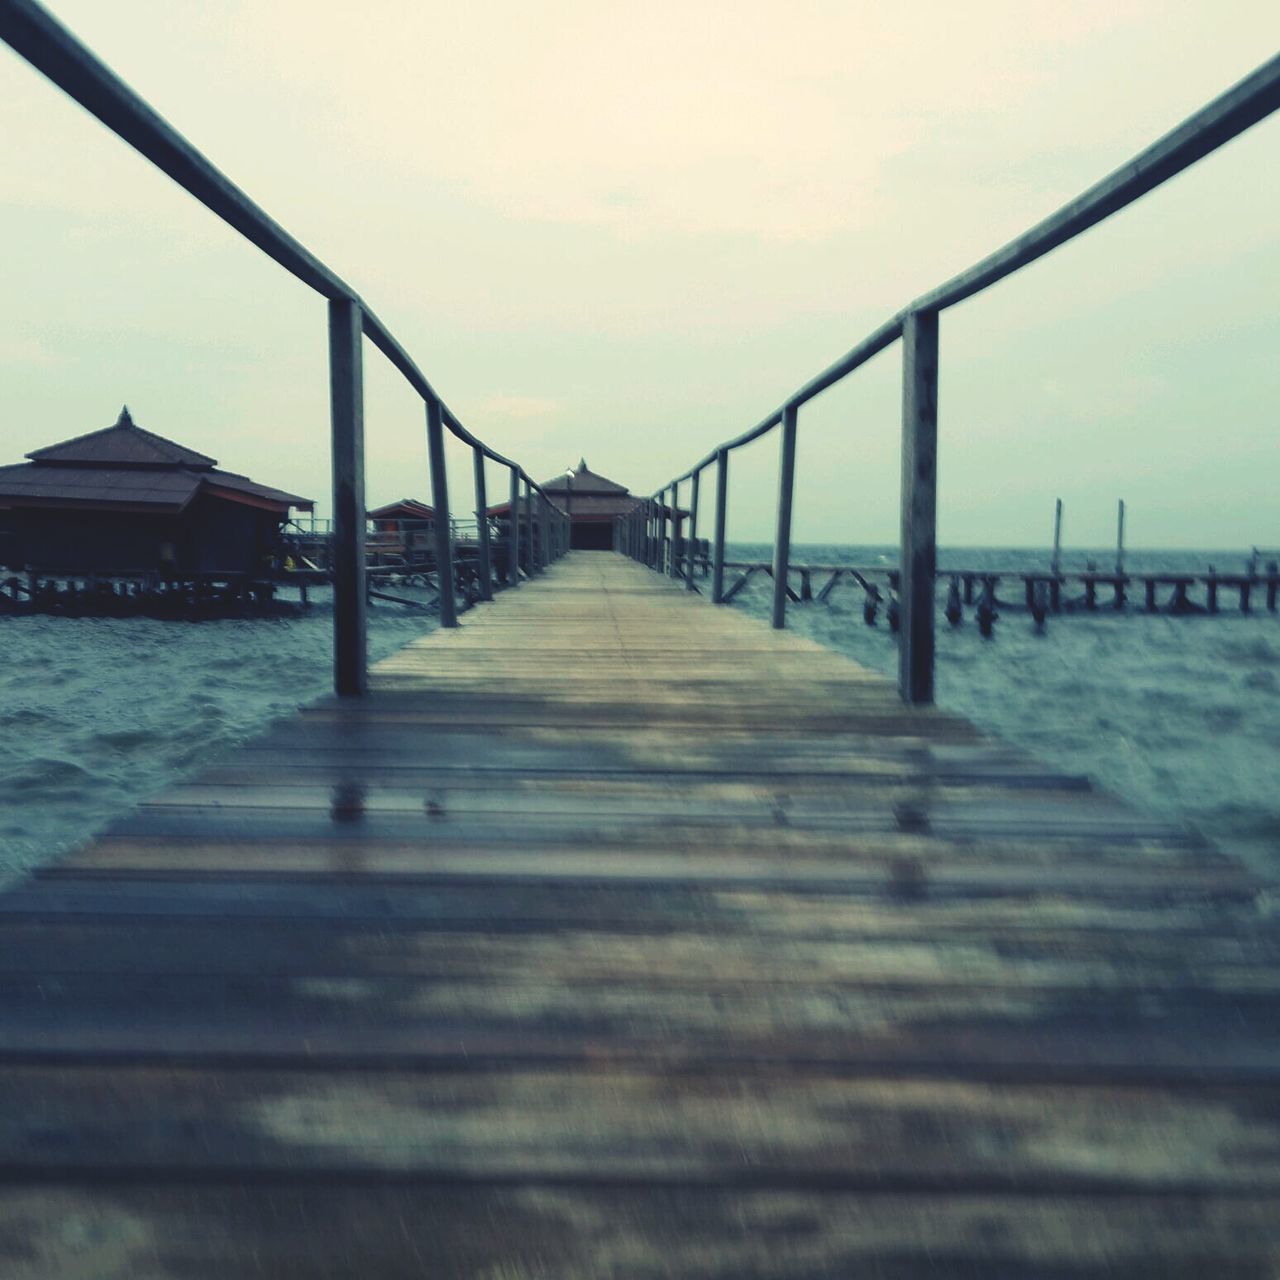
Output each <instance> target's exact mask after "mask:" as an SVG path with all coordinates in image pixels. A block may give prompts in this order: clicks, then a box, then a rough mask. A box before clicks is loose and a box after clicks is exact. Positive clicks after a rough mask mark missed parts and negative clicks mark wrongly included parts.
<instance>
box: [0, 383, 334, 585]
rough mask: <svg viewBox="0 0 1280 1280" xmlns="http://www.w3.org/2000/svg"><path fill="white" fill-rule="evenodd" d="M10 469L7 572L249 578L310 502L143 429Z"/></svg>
mask: <svg viewBox="0 0 1280 1280" xmlns="http://www.w3.org/2000/svg"><path fill="white" fill-rule="evenodd" d="M27 458H28V459H29V461H27V462H21V463H17V464H15V465H13V466H8V467H0V563H6V564H8V565H10V566H11V567H23V566H29V567H32V568H34V569H44V570H48V571H58V572H72V573H97V574H102V575H107V574H113V573H119V574H123V573H132V572H138V571H163V572H169V573H173V574H187V573H208V572H216V571H225V572H235V573H245V572H252V571H254V570H255V569H258V568H260V567H261V562H262V560H263V558H264V557H265V556H266V555H268V554H269V552H270V549H271V548H272V547H274V545H275V543H276V542H277V541H278V538H279V532H280V527H281V525H282V524H283V523H284V521H285V520H287V519H288V517H289V512H290V509H291V508H294V507H297V508H299V509H301V510H310V509H311V507H312V505H313V504H312V502H311V500H310V499H309V498H301V497H298V496H297V495H296V494H292V493H286V492H285V491H284V490H282V489H276V488H273V487H271V486H270V485H264V484H259V483H258V482H257V481H255V480H250V479H249V477H248V476H242V475H238V474H236V473H235V472H231V471H222V470H219V468H218V464H217V460H216V459H214V458H210V457H208V456H207V455H206V454H203V453H198V452H196V450H194V449H189V448H187V447H186V446H185V445H181V444H178V443H176V442H175V441H173V440H167V439H165V438H164V437H163V436H158V435H156V434H155V433H154V432H151V431H146V430H144V429H143V428H142V427H139V426H138V425H137V424H136V423H135V422H134V421H133V418H132V417H131V416H130V413H129V410H128V407H127V406H126V407H125V408H124V409H123V410H121V413H120V416H119V418H118V419H117V420H116V422H115V423H114V424H113V425H112V426H110V427H105V428H103V429H102V430H100V431H91V432H89V433H88V434H87V435H82V436H76V437H75V438H74V439H71V440H64V441H62V442H61V443H59V444H53V445H48V446H46V447H45V448H43V449H36V450H34V451H33V452H31V453H29V454H27Z"/></svg>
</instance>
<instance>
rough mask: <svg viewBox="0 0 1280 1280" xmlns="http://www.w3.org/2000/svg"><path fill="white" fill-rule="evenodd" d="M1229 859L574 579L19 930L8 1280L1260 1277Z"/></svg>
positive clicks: (1274, 1211)
mask: <svg viewBox="0 0 1280 1280" xmlns="http://www.w3.org/2000/svg"><path fill="white" fill-rule="evenodd" d="M1278 959H1280V935H1278V934H1277V930H1276V928H1275V925H1274V923H1273V922H1272V920H1271V919H1270V917H1269V914H1268V909H1267V899H1266V896H1265V894H1263V893H1261V892H1260V886H1259V885H1258V884H1257V883H1256V881H1255V879H1254V878H1253V877H1252V876H1251V875H1250V874H1249V873H1248V872H1247V871H1246V870H1245V869H1243V868H1242V867H1241V866H1240V865H1238V864H1237V863H1235V862H1234V861H1231V860H1229V859H1227V858H1225V857H1223V856H1221V855H1219V854H1218V853H1216V852H1214V850H1213V849H1211V848H1210V847H1208V846H1207V845H1206V844H1205V843H1204V842H1203V841H1202V840H1200V839H1199V838H1198V837H1196V836H1195V835H1194V834H1191V833H1188V832H1185V831H1182V830H1179V829H1176V828H1173V827H1170V826H1169V825H1168V824H1166V823H1164V822H1162V821H1158V820H1155V819H1151V818H1148V817H1145V816H1142V815H1140V814H1137V813H1134V812H1132V811H1130V810H1128V809H1126V808H1125V807H1124V806H1123V805H1121V804H1120V803H1118V802H1117V801H1116V800H1114V799H1112V798H1111V797H1109V796H1107V795H1104V794H1100V793H1099V792H1097V791H1096V790H1094V789H1092V788H1091V787H1090V786H1089V784H1088V782H1087V781H1086V780H1085V779H1082V778H1078V777H1072V776H1064V775H1061V774H1058V773H1055V772H1052V771H1050V770H1046V769H1044V768H1042V767H1040V766H1039V765H1037V764H1036V763H1035V762H1034V761H1030V760H1028V759H1025V758H1024V757H1022V756H1021V755H1020V754H1019V753H1017V752H1015V751H1012V750H1010V749H1009V748H1007V747H1004V746H1001V745H1000V744H999V743H995V742H991V741H988V740H985V739H983V738H982V737H981V736H980V735H979V734H978V733H977V732H976V731H975V730H974V729H973V728H972V727H971V726H970V725H969V724H967V723H966V722H965V721H963V720H960V719H957V718H955V717H953V716H950V715H946V714H943V713H941V712H938V711H936V710H933V709H930V708H909V707H904V706H903V705H902V704H901V702H900V701H899V699H898V696H897V692H896V690H895V689H894V688H893V686H892V685H891V684H890V683H889V682H887V681H885V680H883V679H881V678H879V677H877V676H874V675H871V674H869V673H868V672H866V671H864V670H863V669H861V668H860V667H858V666H856V665H855V664H854V663H852V662H850V661H848V660H846V659H844V658H842V657H840V656H838V655H836V654H833V653H830V652H828V651H825V650H823V649H821V648H819V647H818V646H816V645H814V644H812V643H810V642H808V641H806V640H804V639H802V638H799V637H797V636H795V635H794V634H792V633H787V632H778V631H774V630H771V629H770V628H769V627H768V626H767V625H766V624H765V623H763V622H756V621H754V620H752V619H750V618H746V617H743V616H741V615H740V614H739V613H738V612H737V611H736V610H732V609H724V608H721V609H715V608H711V607H709V606H708V605H706V604H705V603H704V602H701V601H698V600H696V598H695V597H693V596H692V595H691V594H690V593H688V592H687V591H686V590H685V588H684V586H683V584H680V583H678V582H672V581H671V580H669V579H665V578H663V577H660V576H658V575H656V574H653V573H651V572H649V571H648V570H647V569H645V568H643V567H641V566H639V565H637V564H635V563H634V562H632V561H630V560H627V559H625V558H624V557H622V556H620V555H612V554H609V553H587V552H574V553H570V554H569V555H568V556H567V557H565V558H564V559H562V560H560V561H559V562H558V563H556V564H555V565H553V566H551V567H550V568H549V569H547V570H546V571H545V572H544V573H543V574H542V575H541V576H539V577H538V578H536V579H535V580H534V581H532V582H530V583H527V584H524V585H522V586H521V587H520V588H519V589H517V590H508V591H505V592H503V593H501V594H500V595H499V596H498V598H497V600H496V601H495V602H494V603H493V604H492V605H490V606H487V607H486V608H485V609H483V610H477V611H474V612H472V613H469V614H467V615H465V616H464V617H463V618H462V619H461V622H460V625H459V626H458V627H457V628H456V629H452V630H447V629H441V630H438V631H436V632H435V633H433V634H431V635H429V636H427V637H425V638H424V639H422V640H420V641H417V642H415V643H413V644H412V645H410V646H409V647H408V648H407V649H405V650H403V651H401V652H400V653H399V654H397V655H395V656H394V657H392V658H390V659H388V660H387V661H385V662H383V663H381V664H380V665H379V666H378V667H376V668H375V669H374V671H373V673H372V676H371V688H370V692H369V694H368V696H367V697H365V698H361V699H342V700H338V699H330V700H327V701H325V702H322V703H319V704H317V705H315V706H312V707H310V708H308V709H306V710H304V711H302V712H301V713H299V714H298V715H296V716H293V717H291V718H289V719H287V720H284V721H282V722H280V723H278V724H277V725H276V726H275V727H273V728H272V729H271V730H270V731H269V732H267V733H266V734H265V735H264V736H263V737H261V738H259V739H257V740H255V741H252V742H249V743H247V744H245V745H244V746H242V747H240V748H238V749H236V750H235V751H233V752H231V753H230V754H229V755H227V756H226V757H225V758H223V759H222V760H220V761H219V762H217V763H216V764H214V765H213V766H212V767H210V768H207V769H206V770H205V772H204V773H203V774H202V775H200V776H199V777H196V778H193V779H191V780H189V781H187V782H184V783H182V784H181V785H178V786H175V787H172V788H171V789H170V790H168V791H167V792H165V793H163V794H161V795H158V796H156V797H155V798H154V799H153V800H151V801H150V802H149V803H147V804H145V805H143V806H142V807H141V809H139V810H138V811H137V812H136V813H135V814H134V815H133V816H131V817H128V818H126V819H124V820H123V821H121V822H118V823H117V824H116V825H115V826H114V827H113V828H111V829H110V830H109V831H107V832H106V833H105V834H103V835H102V836H101V837H100V838H98V839H96V840H95V841H93V843H92V844H90V845H89V846H88V847H87V848H85V849H84V850H82V851H81V852H79V853H78V854H76V855H74V856H73V857H71V858H69V859H67V860H65V861H64V862H63V863H61V864H60V865H58V866H56V867H54V868H52V869H49V870H46V871H44V872H42V873H40V874H37V875H36V876H35V877H33V878H32V879H30V880H29V881H27V882H24V883H22V884H19V885H17V886H15V887H13V888H12V889H11V890H10V891H9V892H8V893H7V894H5V895H4V896H3V897H0V967H2V971H3V979H2V980H3V983H4V985H5V989H6V998H5V1000H4V1005H3V1013H2V1014H0V1055H2V1061H0V1073H2V1074H3V1096H4V1106H3V1107H2V1108H0V1168H2V1169H3V1176H4V1181H5V1187H4V1191H3V1195H2V1197H0V1205H2V1206H3V1207H2V1208H0V1226H2V1227H3V1230H0V1274H3V1275H5V1276H6V1277H11V1278H15V1280H16V1278H22V1280H30V1278H34V1277H40V1278H41V1280H54V1278H57V1277H71V1276H93V1277H96V1278H98V1280H113V1278H115V1277H120V1278H121V1280H123V1278H124V1277H129V1278H130V1280H151V1278H159V1277H166V1278H167V1277H183V1278H187V1277H190V1278H194V1277H209V1276H236V1277H240V1276H245V1277H249V1276H281V1277H285V1276H287V1277H290V1280H311V1278H316V1280H318V1278H319V1277H337V1276H371V1277H372V1276H376V1277H379V1280H391V1278H393V1277H410V1276H413V1277H419V1276H426V1275H430V1276H433V1277H476V1278H477V1280H480V1278H484V1280H491V1278H493V1277H556V1278H560V1280H568V1278H570V1277H583V1278H584V1280H587V1278H590V1280H596V1278H599V1277H610V1276H620V1277H621V1276H626V1277H689V1278H690V1280H692V1278H693V1277H723V1278H724V1280H729V1278H730V1277H732V1278H734V1280H737V1278H738V1277H748V1276H751V1277H765V1276H769V1277H784V1276H785V1277H796V1276H812V1277H817V1276H841V1277H843V1276H863V1275H866V1276H873V1275H874V1276H886V1277H895V1278H898V1280H908V1278H914V1277H925V1276H929V1277H934V1276H983V1277H986V1276H1018V1277H1046V1278H1047V1277H1054V1278H1058V1277H1065V1276H1068V1275H1069V1276H1072V1277H1083V1276H1117V1277H1126V1280H1129V1278H1135V1277H1150V1278H1153V1280H1154V1277H1188V1278H1190V1277H1196V1278H1197V1280H1198V1278H1199V1277H1200V1276H1202V1275H1204V1274H1210V1273H1212V1274H1217V1275H1223V1276H1232V1277H1263V1276H1270V1275H1275V1274H1276V1273H1277V1268H1278V1267H1280V967H1278V966H1277V960H1278Z"/></svg>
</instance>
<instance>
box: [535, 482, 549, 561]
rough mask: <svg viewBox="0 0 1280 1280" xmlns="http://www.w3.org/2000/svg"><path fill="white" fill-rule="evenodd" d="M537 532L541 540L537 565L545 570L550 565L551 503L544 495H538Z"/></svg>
mask: <svg viewBox="0 0 1280 1280" xmlns="http://www.w3.org/2000/svg"><path fill="white" fill-rule="evenodd" d="M538 530H539V532H540V533H541V535H542V540H541V542H540V543H539V546H538V563H539V564H540V565H541V566H542V568H544V569H545V568H546V567H547V565H549V564H550V563H551V503H549V502H548V501H547V499H546V495H545V494H541V493H540V494H538Z"/></svg>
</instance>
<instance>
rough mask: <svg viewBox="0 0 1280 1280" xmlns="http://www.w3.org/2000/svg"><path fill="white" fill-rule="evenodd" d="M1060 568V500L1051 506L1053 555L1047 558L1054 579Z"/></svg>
mask: <svg viewBox="0 0 1280 1280" xmlns="http://www.w3.org/2000/svg"><path fill="white" fill-rule="evenodd" d="M1061 566H1062V499H1061V498H1058V499H1057V500H1056V501H1055V502H1054V505H1053V555H1052V556H1051V557H1050V558H1049V570H1050V572H1051V573H1052V574H1053V576H1054V577H1055V578H1056V577H1057V576H1058V573H1059V571H1060V569H1061Z"/></svg>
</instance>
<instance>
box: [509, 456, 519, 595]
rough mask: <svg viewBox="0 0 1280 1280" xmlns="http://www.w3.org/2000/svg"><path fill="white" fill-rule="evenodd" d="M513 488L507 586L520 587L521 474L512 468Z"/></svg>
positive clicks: (511, 493)
mask: <svg viewBox="0 0 1280 1280" xmlns="http://www.w3.org/2000/svg"><path fill="white" fill-rule="evenodd" d="M510 472H511V486H510V496H509V498H508V502H509V503H510V506H509V507H508V510H507V520H508V524H509V527H508V529H507V584H508V585H509V586H512V587H518V586H519V585H520V472H519V470H518V469H517V468H515V467H511V468H510Z"/></svg>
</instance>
